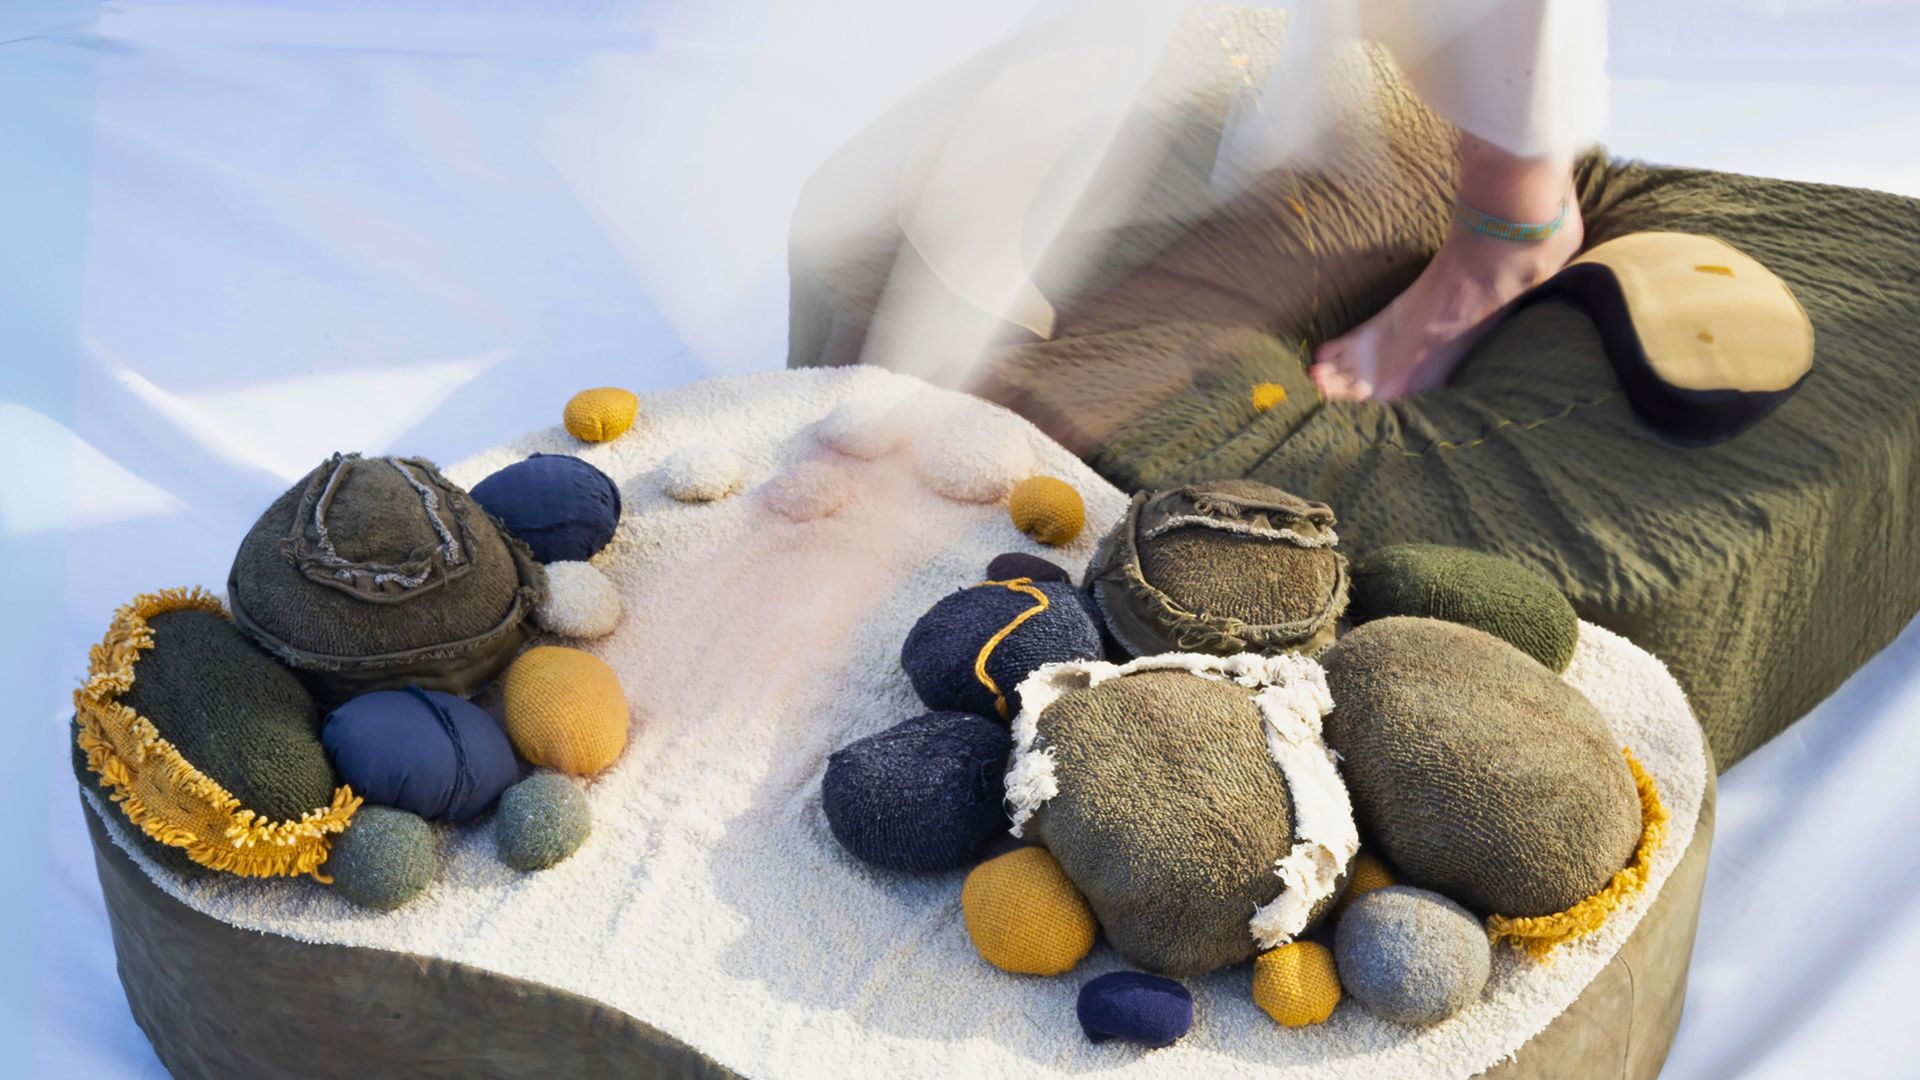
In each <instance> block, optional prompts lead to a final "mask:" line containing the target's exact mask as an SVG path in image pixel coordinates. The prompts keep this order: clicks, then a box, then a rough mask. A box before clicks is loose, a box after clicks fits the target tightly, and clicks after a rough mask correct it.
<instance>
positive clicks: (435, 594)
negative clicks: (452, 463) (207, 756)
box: [227, 454, 547, 706]
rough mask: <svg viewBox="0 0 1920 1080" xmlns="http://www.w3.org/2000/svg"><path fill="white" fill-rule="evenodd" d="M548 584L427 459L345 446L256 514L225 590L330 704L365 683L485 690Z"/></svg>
mask: <svg viewBox="0 0 1920 1080" xmlns="http://www.w3.org/2000/svg"><path fill="white" fill-rule="evenodd" d="M546 580H547V579H546V573H545V572H544V571H543V570H542V569H541V568H540V566H539V564H538V563H536V562H534V560H533V556H532V554H531V553H530V552H529V551H528V550H527V548H526V545H524V544H522V543H520V542H519V541H517V540H514V539H513V538H511V537H510V536H508V535H507V534H506V533H504V532H502V531H501V529H500V527H499V525H498V524H496V523H495V522H494V520H493V519H492V518H490V517H488V516H487V514H486V512H485V511H484V510H482V509H481V508H480V507H478V506H476V505H474V503H473V502H472V500H470V499H469V498H468V497H467V495H466V493H465V492H463V491H461V490H460V488H458V487H457V486H455V485H454V484H453V483H452V482H451V481H449V480H447V479H446V478H445V477H443V476H441V475H440V472H439V470H437V469H435V468H434V467H433V464H432V463H431V462H428V461H425V460H422V459H420V458H362V457H360V456H359V455H356V454H349V455H335V456H334V457H332V458H330V459H329V460H328V461H326V462H324V463H322V464H321V465H320V467H319V468H316V469H314V470H313V471H312V472H311V473H308V474H307V476H306V477H305V478H303V479H302V480H300V481H299V482H298V483H296V484H295V485H294V486H293V487H292V488H290V489H288V491H287V492H286V493H285V494H283V495H281V496H280V498H278V499H276V500H275V501H274V503H273V505H272V506H270V507H268V508H267V510H266V512H265V513H263V514H261V515H260V519H259V520H258V521H257V522H255V523H254V525H253V527H252V529H250V530H249V531H248V532H247V535H246V538H245V539H243V540H242V541H241V542H240V550H239V551H238V552H237V553H236V554H235V555H234V559H233V569H232V571H231V572H230V573H229V575H228V578H227V599H228V602H229V603H230V604H231V605H232V606H233V618H234V621H235V622H236V623H238V624H239V626H240V628H241V629H243V630H245V631H246V632H247V633H248V634H249V635H251V636H252V637H253V638H254V640H256V641H258V642H259V643H260V644H261V645H262V646H264V647H265V648H266V649H267V651H268V652H270V653H272V654H274V656H276V657H278V658H279V659H280V660H281V661H283V662H284V663H286V664H288V665H290V666H292V667H293V668H294V669H295V670H296V671H298V672H299V673H300V675H301V678H302V680H303V681H304V682H306V684H307V687H308V689H309V690H310V691H311V692H312V693H313V694H314V696H315V697H316V698H318V699H319V700H320V703H321V704H322V705H323V706H330V705H336V704H339V703H340V702H342V701H345V700H347V699H348V698H351V697H353V696H355V695H356V694H361V693H365V692H366V691H369V690H391V689H398V688H400V687H403V686H411V685H417V686H421V687H425V688H426V689H429V690H445V691H447V692H449V693H455V694H463V693H470V692H472V691H473V690H475V689H477V688H479V687H480V686H481V685H483V684H484V683H486V682H488V681H489V680H491V679H492V678H493V677H494V676H495V675H497V674H498V673H499V671H500V669H501V668H502V667H505V666H506V663H507V661H508V660H510V659H512V657H513V654H514V652H515V651H516V650H518V649H519V648H520V646H521V645H523V644H524V643H525V642H526V639H527V636H528V634H529V633H530V629H529V628H528V627H527V626H526V625H525V620H526V617H527V616H528V615H529V614H530V613H531V612H532V610H533V606H534V604H535V603H537V602H538V601H539V599H540V598H541V597H542V596H543V595H544V594H545V592H546Z"/></svg>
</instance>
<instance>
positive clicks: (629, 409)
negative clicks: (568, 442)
mask: <svg viewBox="0 0 1920 1080" xmlns="http://www.w3.org/2000/svg"><path fill="white" fill-rule="evenodd" d="M639 415H640V399H639V398H638V397H635V396H634V394H633V391H631V390H622V389H620V388H619V387H617V386H601V387H596V388H595V389H592V390H582V391H580V392H579V393H577V394H575V395H573V397H571V398H569V399H568V400H567V407H566V410H565V411H564V412H563V413H562V414H561V421H562V422H563V423H564V424H565V425H566V428H567V431H568V432H569V433H570V434H572V435H573V437H574V438H576V439H579V440H581V441H582V442H590V443H597V442H607V441H609V440H611V439H617V438H619V437H620V436H622V435H624V434H626V433H627V429H629V428H631V427H633V421H634V418H635V417H637V416H639Z"/></svg>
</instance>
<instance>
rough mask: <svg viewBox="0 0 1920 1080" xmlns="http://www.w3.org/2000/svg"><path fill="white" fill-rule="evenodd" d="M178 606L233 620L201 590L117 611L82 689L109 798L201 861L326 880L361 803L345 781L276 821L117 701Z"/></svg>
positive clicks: (83, 716)
mask: <svg viewBox="0 0 1920 1080" xmlns="http://www.w3.org/2000/svg"><path fill="white" fill-rule="evenodd" d="M169 611H205V612H210V613H212V614H215V615H218V616H220V617H221V618H223V619H224V618H228V617H229V616H228V615H227V612H226V609H225V608H223V607H222V606H221V604H220V598H219V597H217V596H214V595H213V594H212V593H209V592H207V591H205V590H203V589H201V588H199V587H197V586H196V587H194V588H192V589H166V590H163V591H161V592H157V593H145V594H142V595H140V596H136V597H134V598H133V601H132V602H131V603H128V604H126V605H123V606H122V607H121V608H120V609H119V610H117V611H115V612H114V614H113V624H112V625H111V626H110V627H108V629H107V636H106V637H105V638H104V639H103V640H102V641H101V642H100V644H98V645H95V646H94V647H93V648H92V649H90V650H88V654H87V658H88V661H89V670H88V673H87V681H86V682H85V683H84V684H83V685H82V686H81V687H80V689H78V690H75V691H74V692H73V704H74V709H75V711H76V713H77V718H78V720H79V722H80V730H79V732H78V733H77V734H76V735H75V741H76V742H77V743H78V744H79V746H80V749H81V751H82V752H84V753H85V754H86V756H87V768H88V769H90V770H92V771H93V772H94V773H95V774H96V775H98V776H99V777H100V786H101V787H103V788H106V789H107V792H108V798H109V799H111V800H112V801H114V802H116V803H119V804H120V809H121V812H123V813H125V814H126V815H127V820H128V821H129V822H131V823H133V824H134V825H135V826H137V827H139V828H140V829H141V830H142V831H143V832H145V833H146V834H147V835H148V836H151V837H153V838H154V839H155V840H157V841H159V842H160V843H162V844H166V845H168V846H169V847H177V848H180V849H182V850H184V851H185V852H186V853H187V856H188V857H189V858H191V859H192V860H193V861H194V862H197V863H199V864H200V865H202V866H205V867H208V868H210V869H213V870H224V871H226V872H228V873H233V874H239V875H241V876H243V877H277V876H283V875H284V876H290V875H297V874H311V875H313V876H314V877H315V878H318V879H319V880H321V881H323V882H324V881H326V880H327V879H326V878H325V877H324V876H323V875H321V873H320V866H321V864H323V863H325V862H326V861H327V845H328V837H329V836H331V835H332V834H335V833H338V832H340V831H342V830H344V829H345V828H346V827H347V823H348V822H349V821H351V820H352V819H353V813H354V811H355V810H358V809H359V808H360V801H361V800H360V798H359V796H356V795H355V794H354V793H353V789H352V788H349V787H346V786H344V785H342V786H341V787H340V788H338V789H336V790H335V791H334V793H333V802H332V804H331V805H329V806H322V807H316V808H315V809H312V810H309V811H307V812H306V813H305V814H302V815H301V816H300V817H299V818H298V819H297V820H290V821H270V820H268V819H267V818H264V817H261V816H260V815H259V814H256V813H254V812H253V811H252V810H248V809H246V808H245V807H243V806H241V805H240V800H239V799H237V798H235V797H234V796H233V794H232V793H231V792H229V791H227V789H226V788H223V787H221V786H220V784H219V783H218V782H217V781H215V780H214V779H213V778H212V777H210V776H208V775H206V774H205V773H203V772H201V771H200V770H198V769H196V768H194V767H193V765H192V763H190V762H188V761H187V759H186V758H185V757H183V756H182V755H181V753H180V751H179V750H177V749H175V747H174V745H173V744H172V743H170V742H168V741H167V740H166V739H164V738H162V737H161V735H160V730H159V729H158V728H156V727H154V726H153V722H152V721H151V720H148V719H147V718H146V717H144V716H141V715H140V714H139V713H137V712H135V711H134V710H133V709H131V708H129V707H128V706H126V705H124V704H122V703H121V702H120V701H119V700H118V699H119V697H120V695H121V694H124V693H126V692H127V690H129V689H131V688H132V686H133V678H134V674H133V669H134V664H135V663H136V662H137V661H138V660H139V658H140V653H141V652H143V651H145V650H147V649H151V648H153V628H152V627H151V626H149V625H148V624H147V620H148V619H150V618H153V617H154V616H156V615H163V614H165V613H167V612H169Z"/></svg>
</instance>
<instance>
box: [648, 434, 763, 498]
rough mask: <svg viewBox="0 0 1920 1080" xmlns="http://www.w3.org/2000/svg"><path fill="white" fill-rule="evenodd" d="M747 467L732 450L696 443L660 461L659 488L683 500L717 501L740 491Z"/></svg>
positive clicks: (669, 495)
mask: <svg viewBox="0 0 1920 1080" xmlns="http://www.w3.org/2000/svg"><path fill="white" fill-rule="evenodd" d="M744 476H745V470H744V469H743V468H742V467H741V465H740V458H739V456H738V455H736V454H735V453H734V452H733V451H732V450H729V449H727V448H726V447H724V446H720V445H718V444H716V443H697V444H695V445H693V446H687V447H682V448H681V449H679V450H675V451H674V452H673V453H671V454H668V455H667V459H666V460H665V461H662V462H661V463H660V487H661V490H663V491H665V492H666V493H667V496H668V497H669V498H673V499H677V500H679V501H680V502H717V501H718V500H720V499H724V498H726V497H727V496H729V495H731V494H733V493H734V492H736V491H738V490H740V483H741V480H742V478H743V477H744Z"/></svg>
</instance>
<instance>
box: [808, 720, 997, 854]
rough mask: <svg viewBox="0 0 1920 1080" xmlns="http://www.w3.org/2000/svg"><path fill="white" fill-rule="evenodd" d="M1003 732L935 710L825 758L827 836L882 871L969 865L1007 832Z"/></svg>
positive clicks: (992, 724)
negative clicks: (829, 830)
mask: <svg viewBox="0 0 1920 1080" xmlns="http://www.w3.org/2000/svg"><path fill="white" fill-rule="evenodd" d="M1012 748H1013V740H1012V739H1011V738H1009V737H1008V735H1007V729H1006V727H1005V725H1003V724H1000V723H999V722H997V721H994V720H989V719H987V718H986V717H984V716H976V715H974V714H972V713H962V712H937V713H927V714H926V715H924V716H916V717H914V718H912V719H910V720H905V721H902V722H901V723H898V724H895V725H894V726H893V727H890V728H888V729H887V730H885V731H882V732H880V733H879V734H876V735H869V736H867V737H866V738H864V739H861V740H859V741H857V742H854V743H852V744H850V745H848V746H847V747H845V748H844V749H842V750H839V751H837V752H835V753H834V754H833V756H832V757H830V758H828V759H827V772H826V776H825V778H824V779H822V780H821V783H820V794H821V805H822V807H823V808H824V809H825V811H826V815H827V824H828V825H829V826H830V827H831V828H832V829H833V835H834V838H835V839H837V840H839V841H840V844H841V846H842V847H844V848H846V849H847V850H848V851H850V852H852V853H853V854H854V855H855V856H856V857H858V858H860V859H862V860H864V861H866V862H869V863H872V864H874V865H875V866H881V867H885V868H887V869H889V870H907V871H913V872H919V873H928V872H933V871H939V870H958V869H960V868H961V867H964V866H969V865H971V864H972V863H973V861H974V859H975V858H977V857H978V856H979V854H980V852H981V851H982V850H983V849H985V848H986V846H987V845H988V844H991V843H992V842H993V841H994V839H995V838H996V837H999V836H1002V835H1004V834H1005V833H1006V831H1007V815H1006V811H1005V810H1004V809H1003V808H1002V807H1001V798H1002V797H1003V796H1004V795H1005V793H1006V785H1005V781H1004V777H1005V773H1006V763H1007V752H1008V751H1009V750H1011V749H1012Z"/></svg>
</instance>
